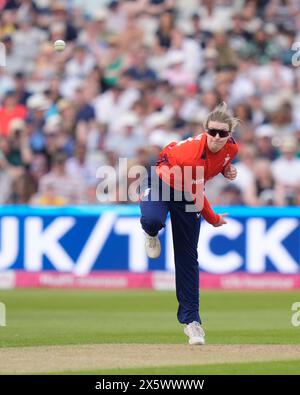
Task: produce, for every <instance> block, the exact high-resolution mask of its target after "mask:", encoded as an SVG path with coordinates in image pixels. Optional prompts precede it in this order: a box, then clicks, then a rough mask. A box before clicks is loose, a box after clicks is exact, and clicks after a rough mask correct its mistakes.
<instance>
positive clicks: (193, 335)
mask: <svg viewBox="0 0 300 395" xmlns="http://www.w3.org/2000/svg"><path fill="white" fill-rule="evenodd" d="M184 333H185V334H186V335H187V336H188V337H189V344H205V340H204V336H205V333H204V330H203V329H202V327H201V325H200V324H199V322H197V321H193V322H191V323H190V324H188V325H187V326H186V327H185V328H184Z"/></svg>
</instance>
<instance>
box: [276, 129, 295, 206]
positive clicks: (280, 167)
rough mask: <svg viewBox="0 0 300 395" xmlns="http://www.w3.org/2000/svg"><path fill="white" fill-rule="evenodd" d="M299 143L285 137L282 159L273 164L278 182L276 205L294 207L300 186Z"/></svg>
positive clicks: (282, 146)
mask: <svg viewBox="0 0 300 395" xmlns="http://www.w3.org/2000/svg"><path fill="white" fill-rule="evenodd" d="M297 152H298V142H297V140H296V139H295V137H293V136H289V137H285V138H284V139H283V141H282V144H281V146H280V153H281V157H279V158H278V159H276V160H275V161H274V162H273V163H272V173H273V177H274V179H275V182H276V197H275V199H276V204H277V205H279V206H288V205H293V204H294V201H295V196H296V191H297V188H298V187H299V185H300V159H299V158H297V157H296V153H297Z"/></svg>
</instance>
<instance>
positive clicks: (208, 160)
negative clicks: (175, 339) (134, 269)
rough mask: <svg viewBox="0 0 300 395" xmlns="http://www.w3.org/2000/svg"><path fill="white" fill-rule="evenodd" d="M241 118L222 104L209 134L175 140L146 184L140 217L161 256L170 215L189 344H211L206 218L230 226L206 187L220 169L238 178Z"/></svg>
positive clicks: (149, 245) (150, 246)
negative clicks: (203, 243) (203, 268)
mask: <svg viewBox="0 0 300 395" xmlns="http://www.w3.org/2000/svg"><path fill="white" fill-rule="evenodd" d="M238 122H239V121H238V119H236V118H234V117H233V116H232V115H231V113H230V112H229V110H228V109H227V105H226V104H225V103H222V104H221V105H219V106H217V107H216V108H215V109H214V110H213V111H212V112H211V113H210V114H209V115H208V116H207V119H206V121H205V123H204V128H205V132H204V133H203V134H200V135H198V136H196V137H190V138H188V139H187V140H183V141H180V142H179V143H176V142H172V143H170V144H169V145H167V146H166V147H165V148H164V149H163V150H162V151H161V153H160V155H159V158H158V161H157V163H156V166H155V168H154V169H153V170H152V171H151V174H150V175H149V176H148V178H147V179H145V182H144V183H143V186H142V195H141V200H140V209H141V220H140V221H141V225H142V228H143V230H144V232H145V237H146V240H145V248H146V252H147V255H148V256H149V257H150V258H157V257H158V256H159V255H160V252H161V247H160V241H159V238H158V232H159V231H160V230H161V229H162V228H163V227H165V222H166V218H167V214H168V213H170V217H171V224H172V234H173V248H174V258H175V277H176V297H177V300H178V303H179V307H178V312H177V318H178V321H179V322H180V323H182V324H186V327H185V328H184V333H185V334H186V335H187V336H188V337H189V344H204V343H205V340H204V336H205V333H204V330H203V328H202V327H201V319H200V315H199V264H198V260H197V259H198V254H197V245H198V239H199V232H200V217H201V216H203V218H204V219H205V220H206V221H207V222H209V223H210V224H211V225H213V226H215V227H217V226H222V225H224V224H226V216H227V214H226V213H223V214H217V213H215V212H214V211H213V210H212V208H211V206H210V204H209V202H208V200H207V199H206V197H205V195H204V185H205V183H206V181H208V180H209V179H211V178H213V177H214V176H216V175H217V174H219V173H222V174H223V175H224V177H226V178H228V179H230V180H233V179H235V178H236V175H237V171H236V169H235V167H234V166H233V165H232V164H231V161H232V160H233V159H234V157H235V156H236V154H237V151H238V147H237V144H236V142H235V141H234V139H233V137H232V132H233V130H234V128H235V127H236V126H237V124H238ZM173 170H174V171H173ZM178 170H179V171H178ZM186 170H188V171H186ZM201 183H202V189H201V188H199V186H201ZM197 187H198V188H197ZM195 189H196V192H195ZM199 191H200V192H199ZM191 207H192V208H194V209H192V210H191Z"/></svg>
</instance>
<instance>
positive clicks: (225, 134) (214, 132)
mask: <svg viewBox="0 0 300 395" xmlns="http://www.w3.org/2000/svg"><path fill="white" fill-rule="evenodd" d="M207 133H208V134H209V135H210V136H212V137H216V135H217V134H219V136H220V137H221V138H224V137H228V136H229V134H230V132H229V131H228V130H221V129H207Z"/></svg>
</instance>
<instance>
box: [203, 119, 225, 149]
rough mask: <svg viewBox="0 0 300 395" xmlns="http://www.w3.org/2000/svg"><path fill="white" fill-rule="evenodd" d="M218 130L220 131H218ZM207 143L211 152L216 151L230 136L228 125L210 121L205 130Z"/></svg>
mask: <svg viewBox="0 0 300 395" xmlns="http://www.w3.org/2000/svg"><path fill="white" fill-rule="evenodd" d="M218 131H220V132H219V133H218ZM206 135H207V145H208V148H209V149H210V150H211V151H212V152H218V151H220V149H222V148H223V147H224V145H225V144H226V143H227V140H228V139H229V137H230V136H231V133H230V132H229V125H228V124H227V123H222V122H218V121H210V122H209V124H208V127H207V130H206Z"/></svg>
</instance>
